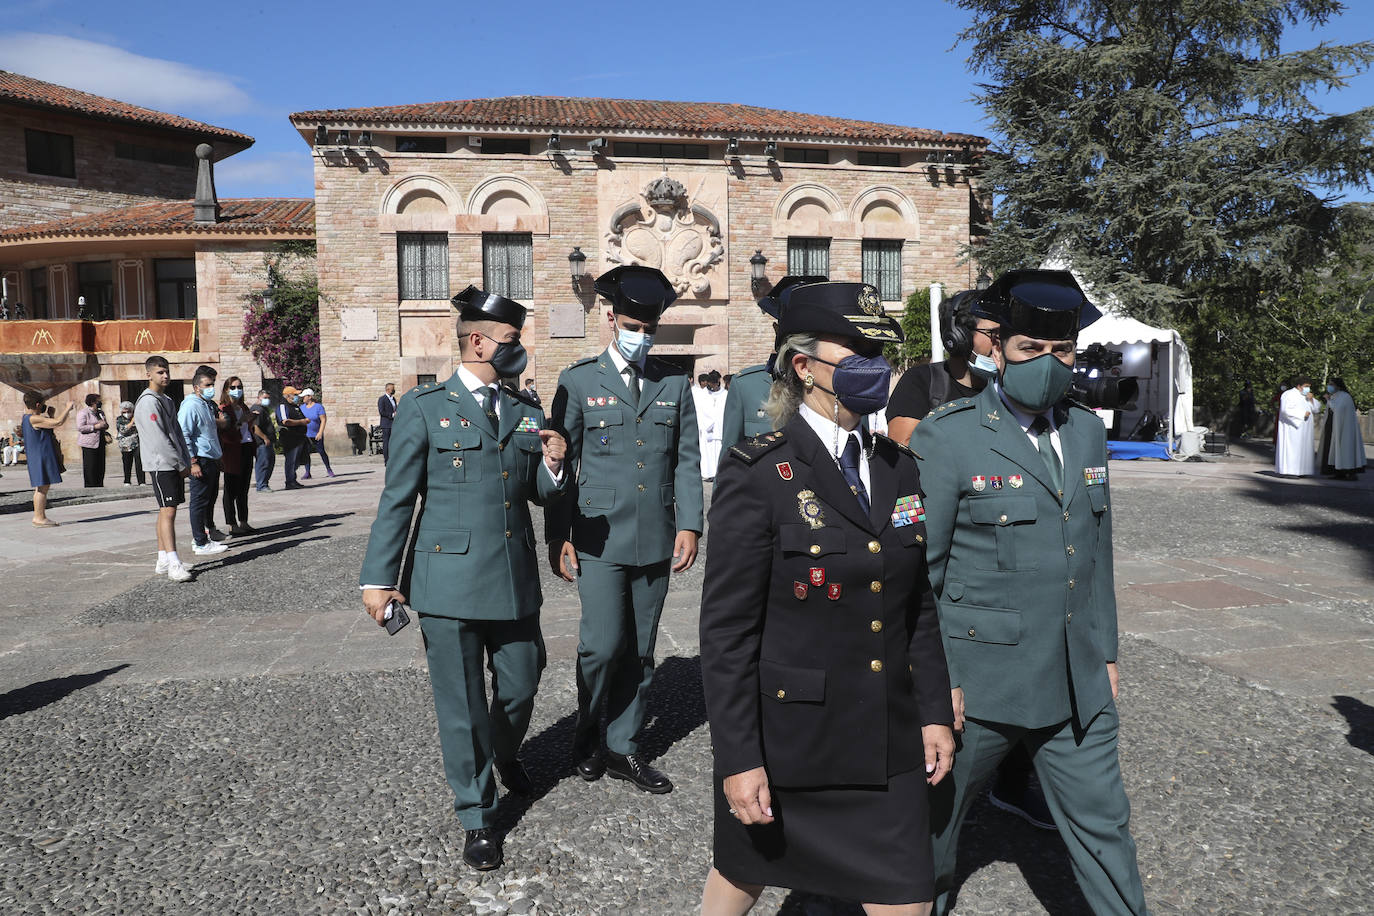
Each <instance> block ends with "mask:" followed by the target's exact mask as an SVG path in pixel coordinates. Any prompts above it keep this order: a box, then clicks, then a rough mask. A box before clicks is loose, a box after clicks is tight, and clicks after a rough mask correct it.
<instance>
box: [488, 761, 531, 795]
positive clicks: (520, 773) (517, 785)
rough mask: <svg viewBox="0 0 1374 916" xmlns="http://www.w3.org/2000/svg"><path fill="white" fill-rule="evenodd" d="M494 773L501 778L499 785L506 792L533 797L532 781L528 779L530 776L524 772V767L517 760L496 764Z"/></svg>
mask: <svg viewBox="0 0 1374 916" xmlns="http://www.w3.org/2000/svg"><path fill="white" fill-rule="evenodd" d="M496 772H497V773H498V774H499V775H500V777H501V785H503V786H505V787H506V791H507V792H513V793H515V794H516V795H533V794H534V780H533V779H530V774H529V773H528V772H526V770H525V765H524V764H523V763H521V762H520V761H519V760H510V761H507V762H505V763H502V762H501V761H499V760H498V761H497V762H496Z"/></svg>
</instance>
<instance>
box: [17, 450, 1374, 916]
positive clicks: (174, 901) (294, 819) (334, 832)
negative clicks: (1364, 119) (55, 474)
mask: <svg viewBox="0 0 1374 916" xmlns="http://www.w3.org/2000/svg"><path fill="white" fill-rule="evenodd" d="M338 463H339V465H340V468H339V469H340V471H341V473H340V476H339V477H338V478H336V479H335V480H332V481H327V480H326V481H316V482H315V485H314V486H313V487H312V488H311V489H310V490H307V491H302V492H296V493H291V494H286V493H278V494H272V495H270V496H268V495H264V496H262V497H261V498H259V497H257V496H256V494H255V496H254V502H253V510H252V511H253V521H254V524H255V525H257V526H258V527H259V528H260V529H261V533H260V534H258V535H256V536H253V537H250V538H245V539H238V542H237V543H235V545H234V548H233V549H232V550H231V551H229V552H228V553H225V554H222V555H220V556H219V557H217V558H215V559H214V560H212V561H210V562H206V563H203V564H201V565H200V568H199V570H198V571H197V575H196V580H195V581H193V582H192V583H188V584H186V585H182V586H175V585H173V584H171V583H168V582H166V581H165V580H155V579H152V577H151V557H150V555H149V552H150V548H151V546H152V543H151V538H150V534H151V530H152V511H151V509H152V507H151V504H150V501H149V500H148V499H147V497H146V496H143V497H141V498H138V499H135V500H132V501H120V502H106V503H99V504H86V505H80V504H68V505H66V506H62V507H60V508H59V509H56V510H54V513H53V514H54V517H57V518H58V519H59V520H61V521H63V522H64V524H63V526H62V527H61V528H57V529H51V530H48V531H35V530H33V529H32V528H30V527H29V525H28V522H27V517H26V516H25V515H24V514H22V513H14V514H10V515H0V577H2V578H3V582H4V583H5V590H4V594H5V597H4V600H3V601H0V615H3V622H4V627H3V628H0V755H2V756H3V759H4V761H5V766H4V769H3V774H2V775H0V912H3V913H7V914H8V913H86V912H99V913H128V912H138V913H177V914H180V913H207V914H208V913H216V914H217V913H254V914H257V913H274V914H275V913H284V914H290V913H316V912H319V913H340V912H358V913H392V912H394V913H450V912H458V913H496V912H512V913H543V914H584V913H633V914H640V913H643V914H659V913H665V914H666V913H690V912H693V910H694V907H695V905H696V902H697V898H698V894H699V889H700V883H701V879H702V876H703V875H704V873H705V870H706V868H707V867H708V862H709V836H710V814H709V812H710V798H709V792H710V787H709V782H708V774H709V765H710V760H709V747H708V744H707V734H706V729H705V727H704V725H703V709H702V703H701V698H700V686H699V675H698V664H697V660H696V654H697V652H696V634H695V626H696V617H695V613H696V600H697V596H698V595H699V589H700V570H699V569H698V570H696V571H694V572H693V573H691V574H689V575H687V576H684V577H681V578H680V579H678V580H676V581H675V582H674V584H673V589H672V591H671V593H670V598H669V603H668V608H667V611H666V612H665V618H664V628H663V636H662V638H661V640H660V657H661V662H660V668H659V675H658V677H657V679H656V681H655V685H654V690H653V696H652V700H651V710H652V714H653V719H652V720H651V724H650V727H649V730H648V736H647V744H648V751H649V753H650V754H652V755H653V756H655V757H657V758H658V762H659V764H660V765H661V766H662V767H663V768H664V769H665V770H667V772H669V773H670V774H671V775H672V776H673V777H674V779H675V781H676V782H677V785H678V788H677V790H676V791H675V792H674V793H672V794H671V795H669V796H666V797H648V796H643V795H640V794H638V793H632V791H631V790H629V789H628V788H627V787H626V786H625V785H624V784H623V783H614V782H611V781H609V780H602V781H600V782H597V783H592V784H587V783H584V782H582V781H581V780H580V779H576V778H570V777H569V776H568V775H567V764H566V761H567V756H568V744H569V739H570V728H571V719H570V716H571V714H572V712H573V708H574V691H573V688H572V656H573V651H574V648H575V645H576V635H575V634H576V621H577V604H576V598H575V594H574V593H573V590H572V587H571V586H566V585H564V584H562V583H560V582H557V581H555V580H552V579H551V577H549V576H547V575H546V576H545V591H546V604H545V612H544V627H545V631H546V634H547V642H548V645H549V650H550V657H551V662H550V667H549V669H548V671H547V672H546V674H545V677H544V681H543V686H542V688H541V692H540V697H539V701H538V703H537V708H536V716H535V722H534V724H533V726H532V728H531V731H530V738H529V740H528V742H527V744H526V749H525V752H524V756H525V758H526V760H527V762H528V765H529V767H530V770H531V771H532V774H533V775H534V778H535V780H536V782H537V783H538V785H539V795H538V797H537V798H536V799H534V800H533V802H532V803H527V804H524V805H519V806H513V807H512V808H511V809H510V810H508V811H507V813H506V815H505V823H504V825H503V826H505V827H506V828H508V829H509V831H510V833H509V836H508V839H507V843H506V856H507V864H506V866H505V867H504V868H503V869H501V870H500V871H498V872H495V873H492V874H490V875H487V876H480V875H477V874H476V873H473V872H471V871H469V870H467V869H466V868H465V867H464V866H462V865H461V863H460V861H459V856H460V853H461V846H462V831H461V830H460V829H459V828H458V826H457V824H456V823H455V821H454V819H453V817H452V814H451V810H450V807H449V806H450V804H451V799H450V796H449V793H448V790H447V787H446V786H445V785H444V783H443V779H442V772H441V769H440V762H439V753H438V747H437V741H436V740H435V737H434V719H433V712H432V709H431V706H430V696H429V687H428V681H427V678H426V676H425V672H424V666H423V657H422V656H421V655H420V654H419V640H418V633H417V632H416V629H417V628H415V627H410V628H407V630H405V631H403V632H402V634H401V635H400V636H397V637H395V638H388V637H386V636H385V635H384V634H383V633H381V632H380V631H379V630H377V628H376V627H375V626H373V625H372V624H371V623H370V622H368V621H367V620H366V619H364V618H363V617H362V615H361V613H360V612H359V611H358V609H357V593H356V589H355V587H354V585H353V577H354V576H355V575H356V569H357V567H358V564H359V562H360V558H361V552H362V550H363V546H364V544H365V541H366V530H367V523H368V521H369V518H370V513H371V509H372V506H373V505H375V498H376V493H377V492H378V489H379V488H380V475H379V474H378V473H377V468H376V466H375V465H373V464H370V463H367V462H366V461H362V460H360V461H355V462H350V461H348V460H347V459H343V460H340V461H339V462H338ZM1112 473H1113V487H1114V491H1115V496H1114V503H1115V506H1114V510H1115V514H1116V536H1117V544H1118V563H1117V580H1118V581H1117V584H1118V593H1119V596H1120V603H1121V619H1122V630H1123V634H1125V635H1124V636H1123V639H1122V651H1121V660H1122V668H1123V695H1122V698H1121V704H1120V705H1121V716H1122V745H1121V754H1122V766H1123V771H1124V774H1125V779H1126V782H1127V789H1128V791H1129V793H1130V795H1131V798H1132V801H1133V804H1134V812H1133V813H1134V816H1133V828H1134V832H1135V835H1136V838H1137V842H1138V845H1139V849H1140V861H1141V867H1142V872H1143V875H1144V880H1145V888H1146V893H1147V896H1148V897H1149V900H1150V903H1151V906H1152V909H1153V910H1154V911H1155V912H1158V913H1190V914H1191V913H1242V912H1245V913H1253V912H1259V913H1279V912H1284V913H1286V912H1320V913H1351V914H1354V913H1364V912H1368V911H1369V909H1370V906H1369V901H1370V900H1371V899H1374V877H1371V876H1374V791H1371V786H1372V785H1374V757H1371V754H1374V664H1371V661H1374V538H1371V536H1370V534H1369V531H1370V527H1369V526H1370V521H1371V518H1374V481H1369V480H1365V479H1362V480H1361V481H1360V482H1358V483H1354V484H1333V483H1323V482H1317V481H1303V482H1293V481H1280V480H1277V479H1275V478H1272V477H1269V476H1267V475H1265V474H1264V473H1263V472H1262V465H1260V464H1258V463H1255V462H1250V461H1247V460H1244V459H1234V460H1229V461H1218V462H1210V463H1203V464H1191V463H1189V464H1165V463H1151V464H1148V465H1145V464H1139V463H1133V464H1121V463H1117V464H1113V466H1112ZM1369 476H1371V475H1366V478H1367V477H1369ZM7 482H8V477H7V478H6V479H5V480H4V481H0V483H7ZM180 531H181V532H182V533H183V537H184V531H185V522H184V520H183V521H182V527H181V529H180ZM707 547H708V548H709V538H708V540H707ZM961 871H962V872H963V873H964V875H965V876H966V882H965V884H964V886H963V888H962V891H961V894H960V899H959V906H958V913H960V914H965V913H967V914H973V913H978V914H984V913H986V914H992V913H1037V912H1049V913H1055V914H1060V913H1081V912H1084V911H1085V908H1084V906H1083V901H1082V899H1081V897H1080V896H1079V895H1078V894H1077V891H1076V890H1075V889H1074V887H1073V882H1072V880H1071V877H1070V876H1069V871H1068V865H1067V861H1066V859H1065V856H1064V851H1063V846H1062V844H1061V843H1060V842H1059V841H1058V840H1057V838H1055V837H1054V836H1053V835H1052V834H1046V833H1042V832H1039V831H1035V830H1033V829H1032V828H1030V827H1027V826H1026V825H1024V824H1023V823H1022V822H1020V821H1019V820H1016V819H1014V818H1011V817H1009V816H1007V815H1005V814H1003V813H1001V812H998V811H996V810H994V809H992V808H991V807H990V806H988V805H986V804H985V803H983V804H980V805H979V806H978V807H976V808H975V810H974V812H973V815H972V820H971V822H970V824H969V826H968V828H967V829H966V830H965V832H964V841H963V844H962V846H961ZM758 911H759V912H764V913H771V912H779V913H788V914H803V913H805V914H830V913H839V914H845V916H852V914H855V913H858V912H859V910H858V909H857V908H856V907H854V906H853V905H852V904H845V903H840V902H836V901H827V900H819V899H815V898H808V897H805V896H803V895H795V894H794V895H787V894H785V893H783V892H779V891H769V892H768V894H767V895H766V897H765V899H764V901H763V903H762V904H761V905H760V907H759V910H758Z"/></svg>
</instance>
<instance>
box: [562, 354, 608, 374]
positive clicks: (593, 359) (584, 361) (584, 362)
mask: <svg viewBox="0 0 1374 916" xmlns="http://www.w3.org/2000/svg"><path fill="white" fill-rule="evenodd" d="M600 358H601V354H600V353H598V354H596V355H595V356H588V357H586V358H584V359H579V360H578V361H577V362H575V363H573V364H571V365H570V366H568V367H567V368H566V369H564V370H563V371H564V372H567V371H568V369H576V368H577V367H578V366H586V365H588V364H590V363H594V362H596V361H597V360H599V359H600Z"/></svg>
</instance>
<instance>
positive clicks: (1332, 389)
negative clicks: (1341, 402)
mask: <svg viewBox="0 0 1374 916" xmlns="http://www.w3.org/2000/svg"><path fill="white" fill-rule="evenodd" d="M1326 393H1327V394H1335V393H1336V386H1335V385H1327V386H1326Z"/></svg>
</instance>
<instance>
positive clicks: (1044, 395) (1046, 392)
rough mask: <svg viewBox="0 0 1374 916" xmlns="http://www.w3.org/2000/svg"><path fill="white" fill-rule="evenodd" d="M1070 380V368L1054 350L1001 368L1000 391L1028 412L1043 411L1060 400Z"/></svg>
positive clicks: (1071, 378)
mask: <svg viewBox="0 0 1374 916" xmlns="http://www.w3.org/2000/svg"><path fill="white" fill-rule="evenodd" d="M1072 381H1073V368H1072V367H1070V366H1066V365H1064V363H1063V362H1062V361H1061V360H1060V359H1059V357H1057V356H1055V355H1054V354H1053V353H1042V354H1040V355H1039V356H1036V357H1033V358H1031V359H1025V360H1022V361H1021V362H1019V363H1014V362H1012V361H1011V360H1007V361H1006V367H1005V368H1004V369H1003V370H1002V390H1003V391H1004V392H1006V395H1007V397H1009V398H1011V399H1012V400H1013V401H1015V402H1016V403H1018V404H1020V405H1021V406H1022V407H1024V408H1026V409H1027V410H1029V411H1030V412H1031V413H1044V412H1045V411H1046V410H1049V409H1050V408H1051V407H1053V406H1054V405H1055V404H1057V403H1059V399H1060V398H1062V397H1063V396H1064V395H1065V393H1067V392H1068V390H1069V383H1070V382H1072Z"/></svg>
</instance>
